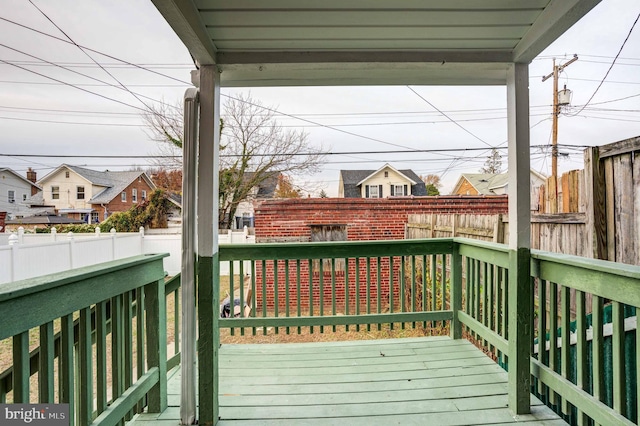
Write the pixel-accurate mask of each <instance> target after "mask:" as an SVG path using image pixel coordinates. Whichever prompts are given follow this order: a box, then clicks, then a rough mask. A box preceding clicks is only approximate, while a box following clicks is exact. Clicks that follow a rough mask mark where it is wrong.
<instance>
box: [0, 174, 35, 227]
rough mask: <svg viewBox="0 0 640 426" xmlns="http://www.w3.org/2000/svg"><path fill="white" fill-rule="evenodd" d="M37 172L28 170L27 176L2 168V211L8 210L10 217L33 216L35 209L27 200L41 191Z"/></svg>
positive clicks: (0, 185) (0, 187)
mask: <svg viewBox="0 0 640 426" xmlns="http://www.w3.org/2000/svg"><path fill="white" fill-rule="evenodd" d="M35 177H36V172H34V171H33V170H32V169H31V168H29V169H28V170H27V177H26V178H25V177H24V176H21V175H20V174H19V173H17V172H15V171H13V170H11V169H9V168H6V167H3V168H0V211H3V212H7V217H8V219H13V218H18V217H24V216H31V215H33V214H34V213H37V212H38V211H33V210H32V209H31V208H30V207H29V205H28V204H25V201H26V200H27V199H29V198H30V197H31V196H33V195H35V194H37V193H38V192H40V190H41V189H40V187H39V186H38V185H36V184H35Z"/></svg>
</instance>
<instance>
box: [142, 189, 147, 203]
mask: <svg viewBox="0 0 640 426" xmlns="http://www.w3.org/2000/svg"><path fill="white" fill-rule="evenodd" d="M146 200H147V190H146V189H143V190H142V201H146Z"/></svg>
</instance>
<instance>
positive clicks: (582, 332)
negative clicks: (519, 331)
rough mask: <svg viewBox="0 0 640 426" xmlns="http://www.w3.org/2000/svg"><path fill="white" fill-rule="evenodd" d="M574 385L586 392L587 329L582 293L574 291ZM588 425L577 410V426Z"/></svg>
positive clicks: (583, 415) (584, 416)
mask: <svg viewBox="0 0 640 426" xmlns="http://www.w3.org/2000/svg"><path fill="white" fill-rule="evenodd" d="M576 338H577V339H576V362H577V364H576V385H577V386H578V388H579V389H582V390H584V391H588V389H587V388H588V385H589V374H588V373H589V372H588V368H587V367H588V364H587V363H588V359H587V327H586V312H585V298H584V293H583V292H581V291H576ZM586 424H588V418H587V416H586V415H585V414H584V413H583V412H582V411H580V410H578V425H580V426H582V425H586Z"/></svg>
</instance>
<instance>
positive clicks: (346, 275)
mask: <svg viewBox="0 0 640 426" xmlns="http://www.w3.org/2000/svg"><path fill="white" fill-rule="evenodd" d="M349 281H350V280H349V259H344V314H345V315H349ZM389 281H390V282H391V281H392V279H391V277H390V278H389ZM391 312H393V309H392V310H391ZM344 329H345V331H349V324H345V326H344ZM310 330H311V332H313V327H311V329H310Z"/></svg>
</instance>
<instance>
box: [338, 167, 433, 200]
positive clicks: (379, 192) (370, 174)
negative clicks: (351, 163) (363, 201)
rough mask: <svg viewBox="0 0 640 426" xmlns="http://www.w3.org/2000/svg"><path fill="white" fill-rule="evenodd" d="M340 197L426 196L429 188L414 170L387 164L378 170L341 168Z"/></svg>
mask: <svg viewBox="0 0 640 426" xmlns="http://www.w3.org/2000/svg"><path fill="white" fill-rule="evenodd" d="M338 185H339V186H338V197H339V198H386V197H404V196H409V195H413V196H425V195H427V189H426V187H425V184H424V182H423V181H422V179H420V177H419V176H418V175H417V174H416V173H415V172H413V170H397V169H396V168H394V167H393V166H391V165H389V164H385V165H384V166H382V167H381V168H379V169H378V170H340V182H339V184H338Z"/></svg>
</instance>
